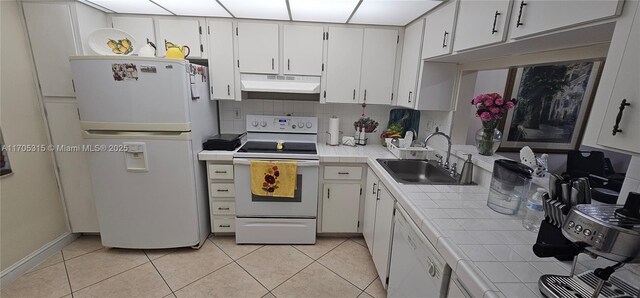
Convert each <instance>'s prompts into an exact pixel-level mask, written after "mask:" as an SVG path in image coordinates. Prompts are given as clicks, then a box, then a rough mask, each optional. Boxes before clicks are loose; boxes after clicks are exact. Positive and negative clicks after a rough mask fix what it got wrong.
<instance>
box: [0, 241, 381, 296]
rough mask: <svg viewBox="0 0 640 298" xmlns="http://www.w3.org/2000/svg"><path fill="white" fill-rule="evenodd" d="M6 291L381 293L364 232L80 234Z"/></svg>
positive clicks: (94, 293)
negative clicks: (195, 238)
mask: <svg viewBox="0 0 640 298" xmlns="http://www.w3.org/2000/svg"><path fill="white" fill-rule="evenodd" d="M0 296H2V297H3V298H9V297H29V298H31V297H161V298H162V297H243V298H244V297H258V298H259V297H386V292H385V291H384V289H383V288H382V284H381V283H380V280H379V279H378V276H377V273H376V270H375V268H374V266H373V262H372V260H371V256H370V255H369V252H368V250H367V248H366V246H365V244H364V240H363V239H362V238H318V241H317V243H316V244H315V245H265V246H262V245H236V244H235V240H234V238H233V237H213V236H212V237H211V238H209V240H208V241H207V242H206V243H205V244H204V245H203V246H202V248H200V249H199V250H194V249H190V248H181V249H163V250H144V251H143V250H126V249H109V248H104V247H102V245H101V244H100V238H99V237H97V236H83V237H80V238H78V239H77V240H76V241H74V242H73V243H71V244H69V245H68V246H67V247H65V248H64V249H63V250H62V251H61V252H59V253H57V254H55V255H54V256H52V257H50V258H49V259H48V260H46V261H45V262H43V263H42V264H40V265H39V266H38V267H36V268H34V269H33V270H32V271H31V272H29V273H27V274H26V275H24V276H22V277H20V278H18V279H17V280H15V281H14V282H13V283H11V284H9V285H8V286H6V287H4V288H2V289H1V295H0Z"/></svg>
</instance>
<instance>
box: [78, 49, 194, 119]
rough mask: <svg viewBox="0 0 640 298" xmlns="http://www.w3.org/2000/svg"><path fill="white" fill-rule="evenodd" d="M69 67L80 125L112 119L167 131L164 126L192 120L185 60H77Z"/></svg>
mask: <svg viewBox="0 0 640 298" xmlns="http://www.w3.org/2000/svg"><path fill="white" fill-rule="evenodd" d="M71 70H72V72H73V81H74V86H75V93H76V97H77V98H78V107H79V111H80V118H81V120H82V123H83V129H102V128H101V127H100V125H101V124H102V125H104V124H109V123H115V124H119V125H120V126H121V127H122V125H125V126H124V129H122V130H169V129H167V128H166V126H167V125H169V126H170V125H174V124H185V123H189V122H190V120H189V110H188V104H189V102H188V101H190V100H192V99H191V93H190V92H191V91H190V84H189V79H190V78H189V75H188V74H187V72H186V67H185V64H184V62H183V61H181V62H170V61H154V60H132V59H127V60H124V59H123V60H118V59H95V60H92V59H77V60H71ZM126 125H133V126H134V127H132V128H127V126H126ZM154 125H159V126H160V127H159V128H154V127H153V126H154ZM145 127H147V129H144V128H145ZM149 127H150V128H149ZM106 129H110V128H108V127H107V128H106ZM111 129H112V130H121V128H115V129H113V128H111ZM180 129H183V128H180ZM183 130H184V129H183ZM186 130H188V129H186Z"/></svg>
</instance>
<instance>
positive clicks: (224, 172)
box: [214, 171, 227, 174]
mask: <svg viewBox="0 0 640 298" xmlns="http://www.w3.org/2000/svg"><path fill="white" fill-rule="evenodd" d="M214 173H216V174H226V173H227V171H215V172H214Z"/></svg>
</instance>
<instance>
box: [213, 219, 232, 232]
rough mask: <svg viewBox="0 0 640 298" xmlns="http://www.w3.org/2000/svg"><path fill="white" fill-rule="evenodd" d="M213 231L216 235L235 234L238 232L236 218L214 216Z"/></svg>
mask: <svg viewBox="0 0 640 298" xmlns="http://www.w3.org/2000/svg"><path fill="white" fill-rule="evenodd" d="M211 224H212V225H211V230H212V231H213V232H214V233H233V232H235V231H236V218H235V217H231V216H217V215H215V216H213V220H212V223H211Z"/></svg>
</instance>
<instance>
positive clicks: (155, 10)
mask: <svg viewBox="0 0 640 298" xmlns="http://www.w3.org/2000/svg"><path fill="white" fill-rule="evenodd" d="M88 1H89V2H92V3H94V4H97V5H100V6H102V7H104V8H107V9H110V10H112V11H114V12H115V13H138V14H165V15H166V14H171V13H170V12H168V11H166V10H165V9H163V8H162V7H160V6H158V5H155V4H153V3H152V2H151V1H149V0H88Z"/></svg>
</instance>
